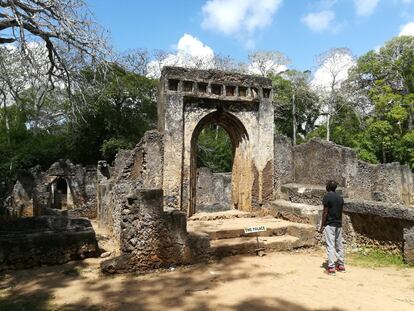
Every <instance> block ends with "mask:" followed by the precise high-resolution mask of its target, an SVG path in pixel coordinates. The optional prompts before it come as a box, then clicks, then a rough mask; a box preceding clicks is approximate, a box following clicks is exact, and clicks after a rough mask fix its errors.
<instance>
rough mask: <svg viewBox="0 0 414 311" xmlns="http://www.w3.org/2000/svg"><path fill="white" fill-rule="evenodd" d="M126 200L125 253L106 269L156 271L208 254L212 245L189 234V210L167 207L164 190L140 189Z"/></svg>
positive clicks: (123, 221) (123, 220)
mask: <svg viewBox="0 0 414 311" xmlns="http://www.w3.org/2000/svg"><path fill="white" fill-rule="evenodd" d="M123 202H124V204H123V205H122V207H121V226H120V227H121V232H120V247H121V252H122V255H121V257H120V258H114V259H111V260H110V262H105V263H103V264H102V270H103V271H105V272H110V273H114V272H126V271H146V270H152V269H157V268H161V267H168V266H170V265H178V264H186V263H191V262H194V261H195V260H199V259H200V258H201V257H203V254H205V253H206V251H207V249H206V248H208V246H209V245H208V243H206V239H205V238H204V237H202V236H199V237H197V236H196V235H192V236H191V237H190V236H189V235H188V233H187V228H186V215H185V213H184V212H181V211H178V210H175V209H174V210H169V211H164V210H163V205H162V202H163V194H162V190H160V189H152V190H146V189H137V190H135V191H134V192H131V193H129V194H128V195H127V197H126V201H123ZM198 240H200V241H198ZM194 247H195V248H194ZM118 264H119V265H120V266H119V267H118V266H117V265H118Z"/></svg>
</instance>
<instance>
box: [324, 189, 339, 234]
mask: <svg viewBox="0 0 414 311" xmlns="http://www.w3.org/2000/svg"><path fill="white" fill-rule="evenodd" d="M323 206H324V207H326V208H328V217H327V219H326V225H327V226H328V225H329V226H333V227H342V208H343V206H344V199H343V198H342V197H341V196H340V195H339V194H337V193H336V192H333V191H330V192H328V193H327V194H325V196H324V197H323Z"/></svg>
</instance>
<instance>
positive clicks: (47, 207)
mask: <svg viewBox="0 0 414 311" xmlns="http://www.w3.org/2000/svg"><path fill="white" fill-rule="evenodd" d="M57 179H62V180H64V182H65V183H66V186H67V194H66V195H67V204H66V206H65V208H64V210H52V208H53V204H52V201H53V195H54V194H53V190H52V184H53V183H54V182H55V181H56V180H57ZM8 210H9V214H11V215H13V216H19V217H28V216H40V215H45V214H51V213H52V214H66V215H69V216H73V217H88V218H95V217H96V169H93V168H91V167H82V166H81V165H74V164H73V163H72V162H71V161H69V160H59V161H57V162H55V163H53V164H52V165H51V167H50V168H49V169H48V170H47V171H46V172H43V171H42V170H41V168H40V166H36V167H34V168H32V169H30V170H29V171H27V172H22V173H20V175H19V176H18V179H17V182H16V184H15V186H14V188H13V191H12V194H11V197H10V200H9V206H8Z"/></svg>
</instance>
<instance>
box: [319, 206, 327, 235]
mask: <svg viewBox="0 0 414 311" xmlns="http://www.w3.org/2000/svg"><path fill="white" fill-rule="evenodd" d="M327 219H328V207H326V206H324V207H323V212H322V222H321V228H320V229H319V233H322V232H323V228H325V226H326V220H327Z"/></svg>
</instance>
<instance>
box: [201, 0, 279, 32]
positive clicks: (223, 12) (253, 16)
mask: <svg viewBox="0 0 414 311" xmlns="http://www.w3.org/2000/svg"><path fill="white" fill-rule="evenodd" d="M282 1H283V0H208V1H207V2H206V4H204V6H203V8H202V12H203V21H202V23H201V26H202V27H203V28H204V29H210V30H214V31H218V32H221V33H223V34H225V35H235V36H237V37H242V38H244V37H246V36H251V35H252V34H253V32H254V31H255V30H257V29H260V28H264V27H266V26H268V25H270V24H271V22H272V18H273V15H274V14H275V13H276V11H277V10H278V9H279V7H280V5H281V4H282Z"/></svg>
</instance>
